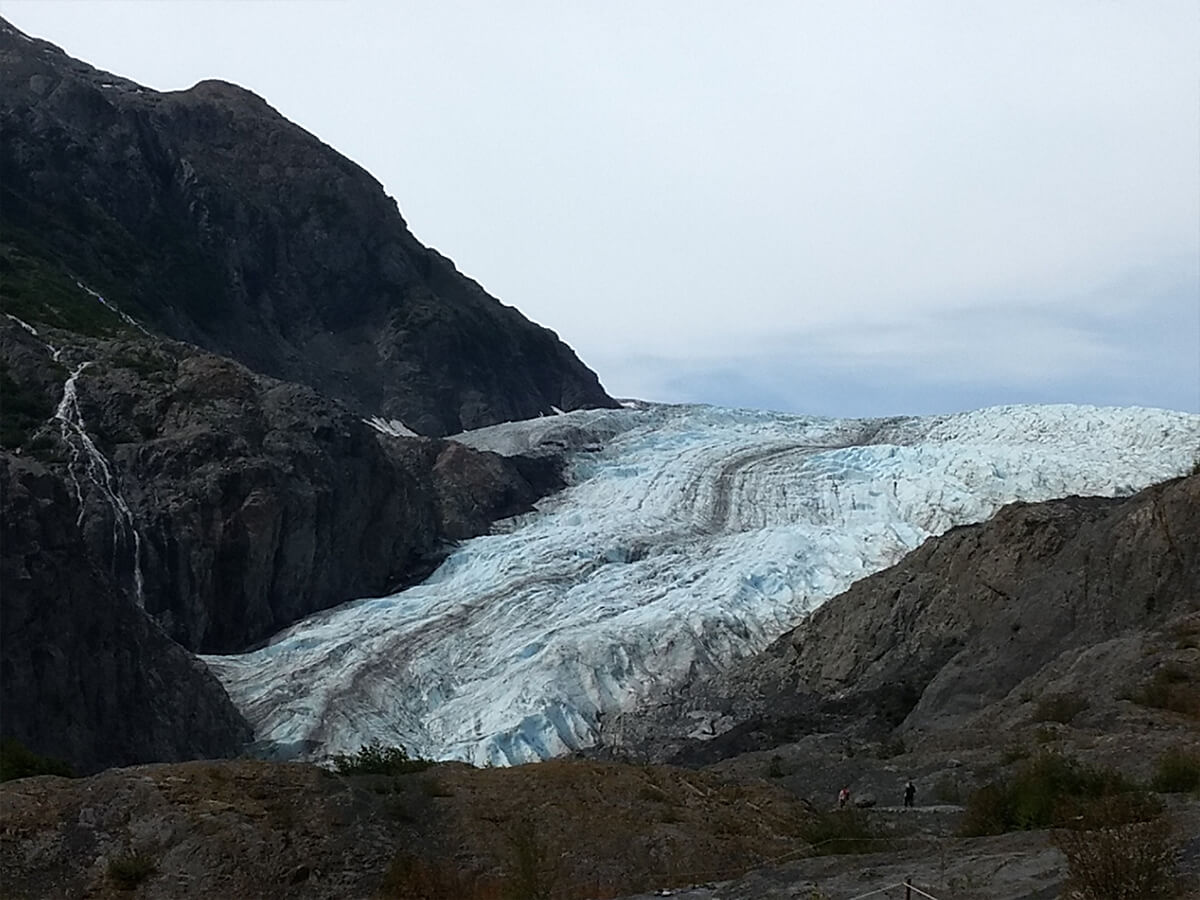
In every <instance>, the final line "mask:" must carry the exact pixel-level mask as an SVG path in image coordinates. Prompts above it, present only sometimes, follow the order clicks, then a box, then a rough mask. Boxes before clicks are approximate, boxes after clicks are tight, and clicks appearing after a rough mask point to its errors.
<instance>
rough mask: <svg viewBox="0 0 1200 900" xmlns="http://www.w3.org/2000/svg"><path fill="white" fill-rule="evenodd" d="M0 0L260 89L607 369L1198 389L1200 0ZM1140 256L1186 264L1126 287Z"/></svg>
mask: <svg viewBox="0 0 1200 900" xmlns="http://www.w3.org/2000/svg"><path fill="white" fill-rule="evenodd" d="M5 14H6V15H8V16H9V17H10V18H11V19H12V20H13V21H14V23H15V24H16V25H17V26H18V27H21V28H23V29H25V30H27V31H30V32H32V33H34V34H37V35H39V36H42V37H46V38H47V39H49V40H52V41H55V42H57V43H60V44H62V45H63V46H64V47H65V48H66V49H67V50H68V51H69V52H72V53H74V54H76V55H79V56H82V57H84V58H85V59H88V60H89V61H91V62H93V63H94V64H96V65H99V66H101V67H104V68H110V69H114V70H116V71H119V72H121V73H122V74H125V75H128V76H129V77H132V78H135V79H137V80H141V81H144V82H146V83H148V84H150V85H151V86H153V87H157V88H160V89H174V88H181V87H186V86H188V85H190V84H191V83H193V82H195V81H196V80H199V79H200V78H204V77H221V78H225V79H228V80H232V81H236V82H239V83H241V84H243V85H245V86H247V87H249V88H251V89H253V90H255V91H257V92H258V93H260V94H262V95H263V96H265V97H267V98H268V99H269V100H270V102H271V103H272V104H273V105H275V106H276V107H277V108H278V109H279V110H280V111H281V112H283V113H284V114H286V115H288V116H289V117H291V118H293V119H294V120H296V121H298V122H299V123H300V124H302V125H304V126H305V127H307V128H309V129H310V130H312V131H314V132H315V133H316V134H318V135H319V136H320V137H322V138H323V139H324V140H326V141H328V142H329V143H331V144H332V145H333V146H335V147H337V148H338V149H339V150H341V151H342V152H345V153H347V154H348V155H349V156H351V157H352V158H354V159H355V160H357V161H358V162H360V163H361V164H363V165H364V166H366V168H368V169H369V170H371V171H372V172H373V173H374V174H376V175H377V177H379V178H380V179H381V181H382V182H383V183H384V185H385V187H386V188H387V190H388V191H389V192H390V193H392V194H393V195H394V196H396V197H397V198H398V200H399V201H400V204H401V207H402V209H403V211H404V213H405V215H406V217H407V219H408V221H409V223H410V225H411V226H412V228H413V230H414V231H415V233H416V234H417V235H418V237H420V238H422V239H423V240H425V241H427V242H429V243H431V244H433V245H434V246H437V247H438V248H439V249H441V250H442V251H443V252H445V253H446V254H447V255H449V256H450V257H452V258H453V259H455V260H456V261H457V263H458V264H459V266H460V267H461V268H462V269H463V270H464V271H465V272H467V273H468V274H470V275H472V276H473V277H475V278H477V279H478V280H479V281H480V282H481V283H482V284H483V285H484V286H485V287H487V288H488V289H489V290H490V291H491V292H492V293H494V294H496V295H497V296H499V297H500V298H501V299H502V300H504V301H505V302H507V303H510V304H512V305H515V306H517V307H518V308H520V309H521V310H522V311H523V312H525V313H526V314H527V315H529V316H531V317H532V318H534V319H536V320H537V321H540V322H542V323H544V324H546V325H548V326H550V327H552V328H554V329H555V330H556V331H558V332H559V333H560V334H561V335H562V336H563V337H564V339H566V340H567V341H568V342H569V343H571V344H572V345H573V346H575V347H576V349H577V350H578V351H579V352H580V355H581V356H582V357H583V358H584V359H585V360H587V361H588V362H589V363H590V364H591V365H593V367H595V368H597V369H598V371H599V372H600V374H601V377H602V379H603V380H604V381H605V383H606V384H608V385H609V386H610V387H611V389H612V390H614V391H616V392H618V393H625V394H635V395H640V396H647V397H651V398H655V397H660V398H662V399H667V398H668V397H673V396H681V395H688V396H689V398H690V399H708V400H711V401H713V402H737V403H739V404H741V405H759V406H770V405H779V404H778V403H777V402H776V400H775V398H776V397H779V396H784V395H786V394H787V391H786V390H784V387H785V385H786V384H788V383H791V382H792V381H793V380H794V378H793V374H795V375H797V376H798V375H803V376H804V377H805V378H806V379H807V380H808V381H807V383H810V384H820V385H825V386H826V387H827V388H828V390H827V391H826V392H825V393H826V395H827V396H829V397H831V398H832V400H831V402H840V403H844V404H845V407H846V411H848V412H849V411H853V410H856V409H860V408H866V407H868V406H870V407H872V408H874V407H876V406H878V402H879V398H889V397H890V398H892V399H893V400H894V402H896V403H902V404H906V405H907V406H908V407H910V408H915V407H918V406H919V407H922V408H935V407H936V408H941V407H946V406H952V405H956V404H958V403H962V402H972V400H973V399H976V398H987V399H986V402H1012V401H1016V400H1018V399H1031V398H1038V397H1045V398H1048V399H1059V400H1080V401H1085V400H1087V401H1091V402H1099V403H1127V402H1142V403H1149V404H1152V405H1162V406H1171V405H1179V404H1181V403H1183V404H1191V406H1189V407H1188V408H1195V391H1194V390H1193V388H1194V387H1195V378H1194V377H1193V375H1192V373H1194V372H1195V368H1196V365H1197V360H1198V359H1200V335H1198V334H1197V332H1196V329H1195V328H1192V329H1191V331H1190V332H1189V331H1188V329H1187V328H1172V327H1169V324H1168V323H1169V322H1170V321H1178V320H1180V317H1182V320H1186V321H1187V322H1194V321H1195V308H1196V306H1197V305H1200V299H1198V298H1197V297H1196V294H1195V291H1194V288H1195V278H1192V280H1191V281H1188V280H1187V279H1184V281H1183V282H1179V277H1178V276H1179V271H1180V267H1181V265H1183V266H1184V268H1186V266H1187V265H1192V266H1193V270H1194V266H1195V260H1196V258H1197V253H1198V246H1200V237H1198V230H1200V164H1198V163H1197V160H1198V159H1200V57H1198V56H1197V54H1196V52H1195V47H1196V37H1197V30H1198V29H1197V19H1196V13H1195V8H1194V4H1193V3H1191V2H1190V0H1181V2H1176V0H1162V2H1156V3H1153V4H1121V3H1098V2H1093V0H1064V2H1059V3H1054V4H1046V3H1040V2H1033V0H1016V2H1011V3H1004V4H957V3H946V2H932V0H930V2H913V3H904V4H896V3H887V2H852V3H838V4H816V3H793V2H766V3H756V4H751V5H749V6H748V7H746V8H736V9H735V8H734V7H733V6H730V5H729V4H727V3H724V4H722V3H716V2H703V0H701V2H687V3H684V2H682V0H679V2H664V3H653V4H647V3H635V2H632V0H630V2H614V3H608V4H603V5H595V4H563V3H558V2H552V0H543V2H531V0H530V2H521V0H516V2H512V3H503V4H497V3H489V2H484V0H474V2H453V0H446V2H439V3H436V4H394V3H383V2H379V3H375V2H366V0H362V2H352V3H282V4H281V3H273V2H265V0H261V2H256V3H242V2H230V3H221V2H216V0H204V2H190V0H174V2H172V3H141V2H133V3H113V2H98V0H86V2H82V3H77V2H67V0H59V2H55V3H45V2H40V0H39V2H33V3H30V2H26V0H7V2H6V3H5ZM1181 260H1183V261H1184V262H1183V263H1182V264H1181V262H1180V261H1181ZM1132 272H1140V273H1141V274H1140V275H1138V276H1137V278H1138V279H1140V281H1139V282H1138V283H1139V284H1142V285H1143V286H1144V285H1147V284H1161V283H1163V282H1165V281H1171V280H1172V279H1174V281H1175V282H1179V283H1181V284H1183V287H1182V288H1180V290H1182V291H1183V293H1180V292H1179V291H1174V292H1173V291H1168V290H1156V291H1152V292H1150V293H1149V294H1147V293H1145V292H1143V293H1142V294H1134V293H1131V294H1129V295H1128V296H1125V295H1121V293H1120V291H1117V292H1116V293H1112V292H1111V291H1110V289H1111V288H1112V286H1113V285H1117V284H1118V283H1119V282H1120V280H1121V279H1123V278H1130V277H1133V276H1131V275H1130V274H1129V273H1132ZM1094 286H1108V287H1107V288H1104V290H1101V289H1100V288H1097V287H1094ZM1188 290H1192V291H1193V293H1192V295H1191V297H1190V298H1189V297H1188V296H1187V293H1186V292H1187V291H1188ZM1105 291H1110V292H1109V293H1105ZM1122 304H1125V305H1124V306H1122ZM1129 310H1136V313H1134V312H1130V311H1129ZM1142 322H1157V323H1162V324H1163V325H1167V327H1166V332H1167V333H1165V334H1162V335H1159V336H1157V337H1156V336H1155V335H1152V334H1150V333H1149V331H1148V327H1144V326H1143V325H1142V324H1141V323H1142ZM797 344H803V345H804V346H805V351H804V356H803V359H805V360H806V361H811V362H806V363H805V364H804V367H803V368H802V369H797V368H796V365H797V364H796V363H795V362H794V360H795V359H796V356H795V347H796V345H797ZM1152 346H1153V347H1154V348H1155V349H1154V350H1153V351H1151V350H1150V349H1149V348H1150V347H1152ZM638 360H641V361H642V362H641V363H638V362H636V361H638ZM649 360H655V361H656V362H648V361H649ZM730 361H737V363H736V365H734V364H732V363H731V362H730ZM774 366H780V367H782V368H780V369H775V368H772V367H774ZM818 366H819V367H827V368H816V367H818ZM939 366H940V367H942V368H943V369H944V370H946V371H949V372H952V373H954V377H953V378H951V377H949V376H946V375H937V376H936V377H935V375H936V373H938V371H939ZM744 372H754V373H756V374H754V375H753V376H752V377H751V376H748V375H745V374H740V373H744ZM720 373H724V374H720ZM1188 379H1191V383H1190V384H1189V382H1188ZM897 380H906V381H905V383H904V384H902V385H901V384H897V383H896V382H897ZM701 390H702V391H705V392H708V393H705V394H703V395H702V396H692V395H693V394H695V392H697V391H701ZM1130 398H1133V399H1130ZM1138 398H1140V399H1138ZM881 411H882V410H881ZM897 411H901V410H897Z"/></svg>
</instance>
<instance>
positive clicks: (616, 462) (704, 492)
mask: <svg viewBox="0 0 1200 900" xmlns="http://www.w3.org/2000/svg"><path fill="white" fill-rule="evenodd" d="M454 439H456V440H461V441H462V442H463V443H467V444H470V445H471V446H474V447H477V448H480V449H486V450H494V451H496V452H499V453H510V454H511V453H530V452H538V450H539V448H541V449H543V450H545V449H554V450H555V451H557V452H563V453H565V454H566V455H567V457H568V460H569V464H568V468H567V480H568V487H567V488H566V489H565V490H563V491H561V492H560V493H558V494H556V495H554V496H552V497H549V498H546V499H545V500H543V501H542V502H541V503H540V504H539V506H538V509H537V510H536V511H535V512H533V513H530V514H528V515H525V516H522V517H519V518H518V519H514V520H508V521H507V522H504V523H501V524H500V526H499V527H498V528H497V529H496V530H495V531H494V532H493V533H492V534H490V535H487V536H484V537H479V538H475V539H473V540H470V541H466V542H464V543H463V544H461V545H460V546H459V547H458V548H457V549H455V550H454V552H453V553H452V554H451V555H450V556H449V557H448V558H447V559H446V560H445V562H444V563H443V564H442V566H441V567H440V568H439V569H438V570H437V571H436V572H435V573H434V574H433V575H432V576H431V577H430V578H429V579H427V580H426V581H425V582H424V583H422V584H420V585H418V586H415V587H412V588H409V589H408V590H405V591H402V592H400V593H398V594H395V595H392V596H389V597H380V598H371V599H362V600H355V601H352V602H349V603H346V604H343V605H341V606H339V607H337V608H335V609H331V610H327V611H325V612H322V613H319V614H316V615H314V616H311V617H309V618H308V619H306V620H304V621H302V622H299V623H297V624H295V625H293V626H292V627H290V628H288V629H286V630H285V631H283V632H281V633H279V634H277V635H276V636H275V637H273V638H272V639H271V641H270V642H269V643H268V644H267V645H266V646H264V647H262V648H261V649H258V650H255V651H253V652H249V653H244V654H238V655H228V656H208V657H204V659H205V661H206V663H207V664H208V665H209V666H210V668H211V669H212V670H213V671H214V672H215V673H216V674H217V676H218V677H219V678H220V679H221V681H222V682H223V683H224V685H225V687H226V689H227V690H228V691H229V694H230V696H231V697H232V698H233V700H234V702H235V703H236V704H237V706H238V707H239V709H240V710H241V711H242V712H243V713H244V714H245V715H246V717H247V718H248V719H249V720H250V722H251V724H252V725H253V726H254V728H255V730H256V736H257V738H258V741H259V742H260V745H264V746H265V747H266V748H269V750H270V752H272V753H273V754H274V755H278V756H283V757H294V758H307V759H321V758H324V757H326V756H328V755H329V754H332V753H337V752H351V751H354V750H357V749H358V748H359V747H360V745H362V744H364V743H367V742H369V741H372V740H379V741H381V742H382V743H383V744H385V745H402V746H404V747H405V748H406V749H407V750H408V751H409V752H410V753H412V754H415V755H420V756H425V757H430V758H435V759H461V760H466V761H469V762H472V763H475V764H477V765H480V764H495V765H509V764H516V763H521V762H526V761H532V760H539V759H547V758H550V757H554V756H557V755H562V754H565V753H569V752H571V751H573V750H577V749H580V748H585V747H588V746H591V745H592V744H593V743H594V741H595V737H596V733H597V726H598V722H599V721H600V719H601V717H604V716H611V715H621V714H631V713H635V712H636V710H637V708H638V706H639V704H641V703H644V702H649V701H652V699H653V697H654V696H655V695H656V694H659V693H661V692H662V691H665V690H669V689H670V688H671V687H672V686H675V685H679V684H681V683H683V682H685V681H687V680H689V679H693V678H696V677H697V676H701V675H704V674H707V673H711V672H714V671H716V670H718V669H720V668H721V667H723V666H725V665H727V664H728V663H729V662H730V661H732V660H734V659H737V658H740V657H743V656H745V655H747V654H750V653H754V652H756V651H758V650H760V649H762V648H763V647H765V646H766V644H767V643H769V642H770V641H771V640H772V639H774V638H775V637H777V636H778V635H780V634H781V633H782V632H784V631H785V630H786V629H788V628H789V627H791V626H793V625H795V624H796V622H797V621H798V620H799V619H801V618H802V617H803V616H804V615H805V614H807V613H808V612H810V611H812V610H813V609H815V608H816V607H817V606H818V605H820V604H821V603H822V602H823V601H825V600H827V599H828V598H830V597H832V596H834V595H835V594H837V593H839V592H841V591H842V590H844V589H845V588H847V587H848V586H849V585H850V584H851V583H853V582H854V581H857V580H858V579H860V578H863V577H865V576H866V575H869V574H871V573H873V572H876V571H878V570H880V569H882V568H885V567H887V566H889V565H891V564H892V563H894V562H896V561H897V560H899V559H900V557H901V556H903V555H904V554H905V553H907V552H908V551H910V550H912V549H914V548H915V547H917V546H918V545H920V544H921V543H922V542H923V541H924V540H926V539H927V538H929V537H931V536H933V535H937V534H941V533H943V532H944V531H946V530H948V529H950V528H952V527H954V526H957V525H963V524H968V523H974V522H979V521H982V520H983V519H986V518H988V517H989V516H991V515H992V514H993V513H995V512H996V510H998V509H999V508H1000V507H1001V506H1003V505H1004V504H1007V503H1011V502H1014V501H1041V500H1048V499H1052V498H1055V497H1062V496H1067V495H1071V494H1081V495H1103V496H1117V495H1124V494H1129V493H1133V492H1134V491H1136V490H1139V489H1140V488H1142V487H1145V486H1147V485H1150V484H1152V483H1154V482H1156V481H1161V480H1163V479H1166V478H1170V477H1173V476H1176V475H1179V474H1182V473H1184V472H1185V471H1187V470H1189V469H1190V468H1191V467H1192V466H1193V465H1194V464H1195V462H1196V455H1197V451H1198V449H1200V416H1197V415H1194V414H1188V413H1182V412H1171V411H1166V410H1156V409H1136V408H1099V407H1087V406H1069V405H1063V406H1008V407H998V408H992V409H985V410H980V411H976V412H968V413H960V414H953V415H939V416H922V417H897V418H888V419H830V418H816V417H807V416H797V415H782V414H775V413H767V412H758V411H749V410H730V409H720V408H715V407H706V406H667V405H655V404H637V405H635V406H634V408H623V409H616V410H582V411H576V412H571V413H567V414H563V415H556V416H550V417H546V418H541V419H535V420H531V421H526V422H514V423H508V424H504V425H497V426H492V427H491V428H487V429H481V430H479V431H475V432H468V433H465V434H462V435H458V436H456V437H455V438H454Z"/></svg>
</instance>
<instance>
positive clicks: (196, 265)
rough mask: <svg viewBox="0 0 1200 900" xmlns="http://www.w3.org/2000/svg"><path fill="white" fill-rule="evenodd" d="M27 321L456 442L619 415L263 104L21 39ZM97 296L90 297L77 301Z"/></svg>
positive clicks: (12, 239)
mask: <svg viewBox="0 0 1200 900" xmlns="http://www.w3.org/2000/svg"><path fill="white" fill-rule="evenodd" d="M0 131H2V132H3V133H4V141H3V142H2V143H0V192H2V193H0V217H2V219H0V244H2V247H3V257H2V259H3V263H2V265H3V270H2V271H3V275H4V280H5V282H6V285H7V288H6V293H7V294H8V296H7V298H6V309H7V310H8V311H9V312H10V313H11V314H13V315H16V316H18V317H19V318H21V319H23V320H24V321H26V322H29V323H30V324H33V325H35V326H36V325H38V324H46V325H59V326H63V325H67V326H69V325H70V324H71V323H73V322H76V321H77V320H78V319H79V318H81V317H82V316H84V315H86V313H87V310H83V311H81V310H79V309H78V308H77V307H79V306H81V305H83V304H87V305H90V306H94V305H95V300H94V299H93V298H91V297H87V298H85V297H82V296H81V297H76V298H73V299H72V298H71V297H70V296H69V295H70V294H71V293H72V289H73V287H74V283H75V282H82V283H83V284H86V285H87V286H88V288H90V289H92V290H94V291H96V292H98V293H99V294H101V295H103V296H104V298H105V299H106V301H107V302H109V303H111V304H112V305H114V306H116V307H118V308H119V309H121V310H122V311H123V312H124V313H126V314H127V315H130V316H132V317H134V318H135V319H137V320H138V321H139V322H141V323H142V324H143V325H144V326H146V327H147V328H150V329H152V330H154V331H156V332H158V333H161V334H162V335H165V336H167V337H170V338H174V339H176V340H181V341H186V342H188V343H191V344H194V345H196V346H198V347H201V348H203V349H206V350H209V351H211V352H213V353H216V354H219V355H222V356H227V357H231V358H233V359H236V360H238V361H240V362H242V363H243V364H245V365H246V366H248V367H249V368H250V369H252V370H254V371H256V372H259V373H262V374H265V375H269V376H272V377H275V378H279V379H282V380H285V381H291V382H297V383H300V384H306V385H308V386H310V387H312V388H314V389H316V390H317V391H319V392H320V393H321V394H323V395H324V396H326V397H329V398H331V399H334V400H337V401H340V402H341V403H343V404H344V405H346V406H347V407H348V408H349V409H350V410H352V411H353V412H356V413H357V414H359V415H360V416H364V417H371V416H379V417H381V418H383V419H386V420H393V419H394V420H399V421H402V422H404V423H405V425H406V426H407V427H408V428H410V429H412V430H414V431H416V432H418V433H421V434H429V435H444V434H448V433H452V432H457V431H461V430H463V429H464V428H477V427H480V426H483V425H489V424H492V423H495V422H502V421H507V420H510V419H524V418H531V417H535V416H538V415H549V414H551V413H552V412H553V411H554V410H555V408H557V409H561V410H569V409H576V408H579V407H589V406H613V405H615V404H614V403H613V401H612V399H611V398H610V397H608V395H607V394H605V392H604V390H603V389H602V388H601V387H600V383H599V381H598V380H597V378H596V376H595V374H594V373H592V372H591V371H590V370H588V369H587V368H586V367H585V366H584V365H583V364H582V363H580V362H579V360H578V359H577V358H576V357H575V354H574V353H573V352H572V351H571V350H570V348H569V347H567V346H566V345H565V344H563V343H562V342H561V341H559V340H558V338H557V337H556V336H555V335H554V333H553V332H551V331H549V330H547V329H545V328H542V327H540V326H537V325H534V324H533V323H531V322H529V321H528V320H526V319H525V318H524V317H523V316H521V314H520V313H519V312H517V311H516V310H515V309H512V308H511V307H507V306H503V305H502V304H500V303H499V302H498V301H496V300H495V299H494V298H492V297H490V296H488V295H487V294H486V293H485V292H484V291H483V289H482V288H480V287H479V285H477V284H476V283H474V282H473V281H471V280H470V279H468V278H465V277H464V276H462V275H461V274H459V273H458V272H457V271H456V270H455V268H454V265H453V264H452V263H451V262H450V261H449V260H447V259H446V258H444V257H443V256H441V255H440V254H438V253H436V252H435V251H433V250H430V249H428V248H426V247H424V246H422V245H421V244H420V243H419V242H418V241H417V240H416V239H415V238H414V237H413V236H412V234H411V233H410V232H409V230H408V227H407V225H406V224H405V222H404V220H403V218H402V217H401V215H400V213H399V211H398V209H397V207H396V204H395V202H394V201H393V200H392V199H391V198H389V197H387V196H386V195H385V194H384V192H383V190H382V188H381V186H380V185H379V183H378V182H377V181H376V180H375V179H374V178H372V177H371V176H370V175H369V174H368V173H367V172H365V171H364V170H362V169H361V168H359V167H358V166H356V165H355V164H354V163H352V162H350V160H348V159H346V158H345V157H343V156H341V155H340V154H338V153H337V152H336V151H334V150H333V149H332V148H330V147H328V146H326V145H325V144H323V143H321V142H320V141H319V140H317V138H315V137H313V136H312V135H311V134H309V133H307V132H306V131H304V130H303V129H302V128H300V127H299V126H297V125H295V124H293V123H291V122H289V121H287V120H286V119H284V118H283V117H282V116H281V115H279V113H277V112H276V111H275V110H273V109H272V108H271V107H270V106H268V105H267V104H266V102H264V101H263V100H262V99H261V98H259V97H257V96H256V95H254V94H252V93H251V92H249V91H247V90H245V89H243V88H240V87H237V86H236V85H232V84H227V83H224V82H220V81H204V82H201V83H200V84H197V85H196V86H195V87H193V88H191V89H189V90H185V91H172V92H166V93H160V92H157V91H153V90H150V89H148V88H144V87H142V86H140V85H137V84H134V83H133V82H131V81H129V80H127V79H124V78H120V77H118V76H115V75H110V74H108V73H106V72H101V71H99V70H97V69H94V68H92V67H91V66H89V65H87V64H86V63H83V62H81V61H79V60H75V59H72V58H70V57H68V56H67V55H66V54H64V53H63V52H62V51H61V50H59V49H58V48H56V47H54V46H53V45H51V44H48V43H46V42H45V41H40V40H36V39H32V38H29V37H27V36H26V35H24V34H22V33H21V32H19V31H18V30H17V29H15V28H13V27H12V26H11V25H10V24H8V23H7V22H3V21H2V20H0ZM76 293H78V292H76Z"/></svg>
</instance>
